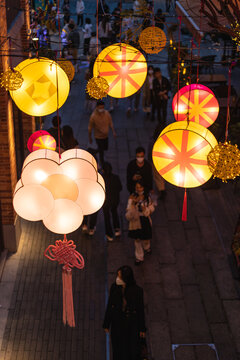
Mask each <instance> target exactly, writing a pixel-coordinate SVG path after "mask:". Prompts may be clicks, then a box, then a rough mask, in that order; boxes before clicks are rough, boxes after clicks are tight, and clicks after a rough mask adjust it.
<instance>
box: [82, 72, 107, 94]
mask: <svg viewBox="0 0 240 360" xmlns="http://www.w3.org/2000/svg"><path fill="white" fill-rule="evenodd" d="M86 90H87V92H88V94H89V95H90V96H91V97H92V98H94V99H102V98H103V97H104V96H107V93H108V90H109V85H108V82H107V80H105V79H104V78H102V77H100V76H99V77H93V78H91V79H90V80H89V81H88V83H87V89H86Z"/></svg>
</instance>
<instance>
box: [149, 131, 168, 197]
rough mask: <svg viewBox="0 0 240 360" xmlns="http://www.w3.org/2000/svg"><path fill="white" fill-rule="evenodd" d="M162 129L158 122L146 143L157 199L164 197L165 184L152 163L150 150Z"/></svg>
mask: <svg viewBox="0 0 240 360" xmlns="http://www.w3.org/2000/svg"><path fill="white" fill-rule="evenodd" d="M162 130H163V126H162V125H161V124H158V125H157V127H156V129H155V130H154V132H153V134H152V136H151V137H150V139H149V143H148V160H149V162H150V163H151V164H152V169H153V180H154V183H155V185H156V188H157V194H158V199H159V200H164V199H165V197H166V186H165V180H164V178H163V177H162V176H161V175H160V174H159V172H158V171H157V169H156V167H155V166H154V164H153V161H152V150H153V146H154V144H155V142H156V141H157V138H158V137H159V134H160V133H161V131H162Z"/></svg>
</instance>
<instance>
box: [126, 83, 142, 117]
mask: <svg viewBox="0 0 240 360" xmlns="http://www.w3.org/2000/svg"><path fill="white" fill-rule="evenodd" d="M140 97H141V89H139V90H138V91H137V92H136V93H135V94H133V95H131V96H129V97H128V98H127V102H128V108H127V115H128V116H130V115H131V112H132V110H134V112H137V111H138V110H139V103H140Z"/></svg>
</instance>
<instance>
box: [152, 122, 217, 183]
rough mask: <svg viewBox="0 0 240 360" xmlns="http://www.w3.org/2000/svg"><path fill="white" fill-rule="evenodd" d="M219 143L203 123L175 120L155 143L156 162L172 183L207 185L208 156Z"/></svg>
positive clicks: (161, 172)
mask: <svg viewBox="0 0 240 360" xmlns="http://www.w3.org/2000/svg"><path fill="white" fill-rule="evenodd" d="M216 145H217V140H216V139H215V137H214V136H213V134H212V133H211V132H210V131H209V130H207V129H206V128H205V127H204V126H202V125H199V124H196V123H193V122H187V121H178V122H174V123H172V124H170V125H168V126H167V127H165V129H164V130H163V131H162V132H161V134H160V135H159V137H158V139H157V141H156V142H155V144H154V146H153V152H152V157H153V163H154V165H155V167H156V169H157V171H158V172H159V174H160V175H161V176H162V177H163V178H164V179H165V180H167V181H168V182H170V183H171V184H173V185H176V186H180V187H184V188H192V187H196V186H200V185H202V184H204V183H205V182H206V181H208V180H209V179H210V177H211V176H212V173H211V171H210V169H209V167H208V162H207V156H208V154H209V152H210V151H211V150H212V149H213V148H214V146H216Z"/></svg>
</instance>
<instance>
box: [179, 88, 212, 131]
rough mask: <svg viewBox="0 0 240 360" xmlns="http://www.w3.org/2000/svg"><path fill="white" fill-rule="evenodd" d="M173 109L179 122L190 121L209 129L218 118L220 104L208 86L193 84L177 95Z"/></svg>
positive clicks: (182, 89)
mask: <svg viewBox="0 0 240 360" xmlns="http://www.w3.org/2000/svg"><path fill="white" fill-rule="evenodd" d="M172 109H173V113H174V116H175V119H176V120H177V121H184V120H188V121H192V122H195V123H197V124H200V125H202V126H204V127H209V126H210V125H212V124H213V123H214V121H215V120H216V119H217V117H218V113H219V104H218V101H217V98H216V97H215V95H214V93H213V92H212V90H211V89H209V88H208V87H207V86H204V85H201V84H192V85H187V86H184V87H183V88H181V89H180V90H179V91H178V92H177V93H176V94H175V96H174V98H173V101H172Z"/></svg>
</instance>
